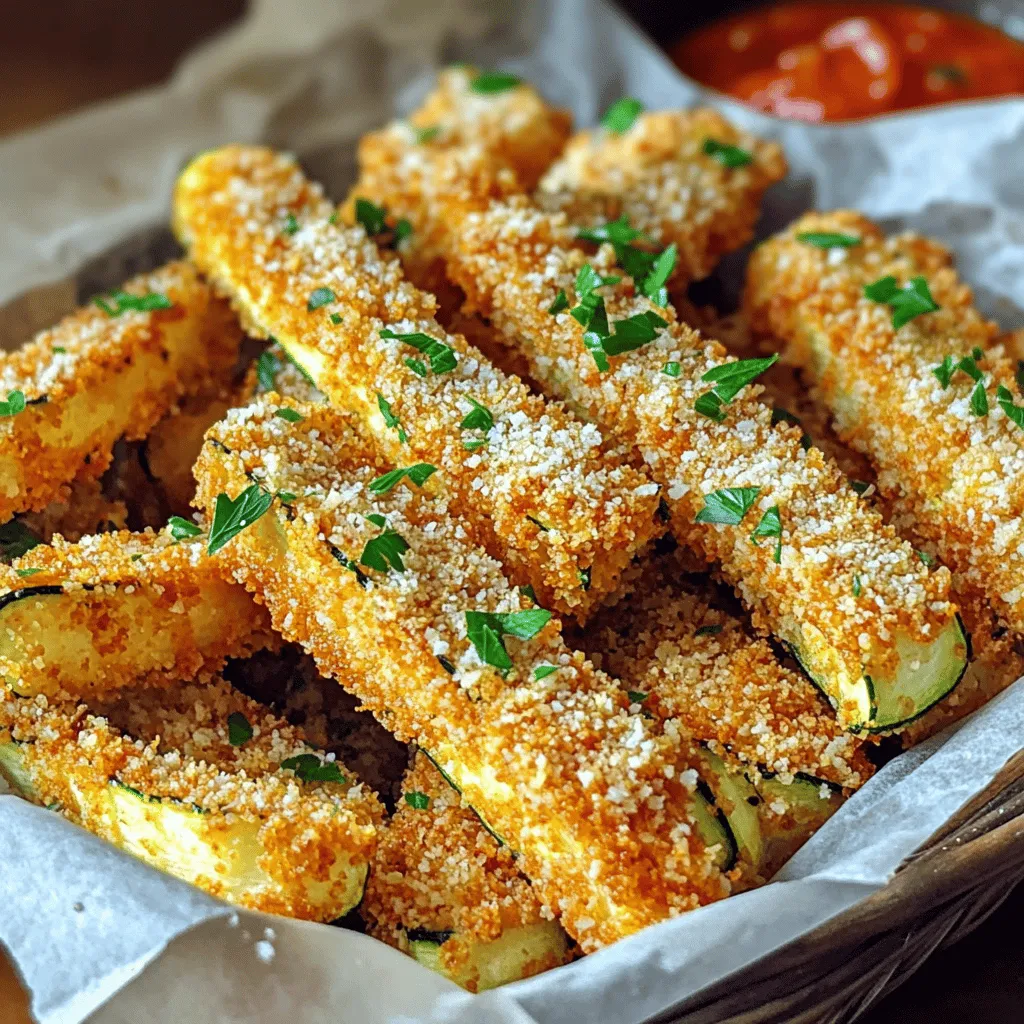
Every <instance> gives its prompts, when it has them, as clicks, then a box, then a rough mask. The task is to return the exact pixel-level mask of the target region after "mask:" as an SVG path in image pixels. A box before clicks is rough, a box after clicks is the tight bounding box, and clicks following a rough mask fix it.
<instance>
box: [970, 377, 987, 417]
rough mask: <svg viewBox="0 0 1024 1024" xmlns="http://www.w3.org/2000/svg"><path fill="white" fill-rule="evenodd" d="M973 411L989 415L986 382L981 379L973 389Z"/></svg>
mask: <svg viewBox="0 0 1024 1024" xmlns="http://www.w3.org/2000/svg"><path fill="white" fill-rule="evenodd" d="M971 412H973V413H974V415H975V416H987V415H988V395H986V394H985V382H984V381H981V380H979V381H978V383H977V384H975V385H974V387H973V388H972V389H971Z"/></svg>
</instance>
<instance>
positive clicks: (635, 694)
mask: <svg viewBox="0 0 1024 1024" xmlns="http://www.w3.org/2000/svg"><path fill="white" fill-rule="evenodd" d="M626 696H627V697H628V698H629V703H630V704H642V703H643V702H644V701H645V700H647V698H648V697H649V696H650V694H647V693H643V692H642V691H641V690H627V691H626Z"/></svg>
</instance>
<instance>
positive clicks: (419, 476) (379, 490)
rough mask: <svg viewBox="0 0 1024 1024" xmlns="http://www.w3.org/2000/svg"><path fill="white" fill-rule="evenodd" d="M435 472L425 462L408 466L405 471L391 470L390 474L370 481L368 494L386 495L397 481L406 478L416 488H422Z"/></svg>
mask: <svg viewBox="0 0 1024 1024" xmlns="http://www.w3.org/2000/svg"><path fill="white" fill-rule="evenodd" d="M436 472H437V467H436V466H431V465H430V464H429V463H426V462H417V463H416V465H415V466H409V467H408V468H407V469H393V470H391V472H389V473H385V474H384V475H383V476H379V477H377V479H376V480H372V481H371V482H370V492H371V493H372V494H387V493H388V491H390V490H391V488H392V487H394V486H395V484H397V483H398V482H399V480H402V479H403V478H405V477H408V478H409V479H410V480H411V481H412V482H413V483H414V484H415V485H416V486H417V487H422V486H423V485H424V484H425V483H426V482H427V481H428V480H429V479H430V478H431V477H432V476H433V475H434V474H435V473H436Z"/></svg>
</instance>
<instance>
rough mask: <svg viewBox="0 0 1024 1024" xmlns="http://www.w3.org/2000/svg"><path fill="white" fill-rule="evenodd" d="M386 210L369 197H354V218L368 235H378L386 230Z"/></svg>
mask: <svg viewBox="0 0 1024 1024" xmlns="http://www.w3.org/2000/svg"><path fill="white" fill-rule="evenodd" d="M387 216H388V215H387V211H386V210H385V209H384V207H383V206H378V205H377V204H376V203H371V202H370V200H369V199H356V220H357V221H358V222H359V223H360V224H362V225H363V228H364V229H365V230H366V233H367V234H368V235H379V234H381V233H382V232H383V231H386V230H387V226H388V224H387Z"/></svg>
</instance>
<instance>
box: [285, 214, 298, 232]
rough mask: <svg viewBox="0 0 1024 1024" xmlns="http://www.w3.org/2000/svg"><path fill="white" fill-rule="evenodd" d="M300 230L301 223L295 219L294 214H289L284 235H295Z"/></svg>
mask: <svg viewBox="0 0 1024 1024" xmlns="http://www.w3.org/2000/svg"><path fill="white" fill-rule="evenodd" d="M298 230H299V222H298V221H297V220H296V219H295V214H294V213H289V214H288V216H287V217H286V218H285V221H284V233H285V234H286V235H294V234H296V233H297V232H298Z"/></svg>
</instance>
